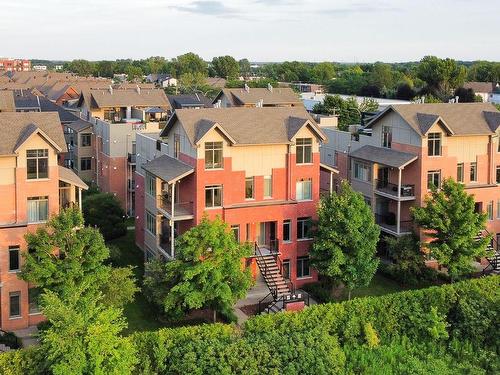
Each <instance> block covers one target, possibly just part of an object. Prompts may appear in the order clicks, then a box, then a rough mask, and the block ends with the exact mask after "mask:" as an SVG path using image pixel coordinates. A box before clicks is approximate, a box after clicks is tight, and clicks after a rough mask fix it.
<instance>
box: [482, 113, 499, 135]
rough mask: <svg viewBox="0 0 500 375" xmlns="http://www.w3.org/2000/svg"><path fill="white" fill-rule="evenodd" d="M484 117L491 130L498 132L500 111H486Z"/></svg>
mask: <svg viewBox="0 0 500 375" xmlns="http://www.w3.org/2000/svg"><path fill="white" fill-rule="evenodd" d="M484 118H485V119H486V122H487V123H488V125H489V127H490V129H491V131H493V132H496V131H497V129H498V128H499V127H500V112H484Z"/></svg>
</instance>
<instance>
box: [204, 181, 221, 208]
mask: <svg viewBox="0 0 500 375" xmlns="http://www.w3.org/2000/svg"><path fill="white" fill-rule="evenodd" d="M205 207H206V208H213V207H222V186H221V185H209V186H205Z"/></svg>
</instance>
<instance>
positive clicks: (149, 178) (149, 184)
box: [146, 173, 156, 197]
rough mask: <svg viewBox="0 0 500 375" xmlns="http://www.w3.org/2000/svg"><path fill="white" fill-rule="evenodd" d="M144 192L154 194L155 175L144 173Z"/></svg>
mask: <svg viewBox="0 0 500 375" xmlns="http://www.w3.org/2000/svg"><path fill="white" fill-rule="evenodd" d="M146 193H148V194H149V195H151V196H153V197H154V196H156V177H155V176H153V175H152V174H149V173H146Z"/></svg>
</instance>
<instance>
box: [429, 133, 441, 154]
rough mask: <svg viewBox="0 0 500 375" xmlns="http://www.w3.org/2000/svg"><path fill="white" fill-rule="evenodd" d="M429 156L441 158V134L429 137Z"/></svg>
mask: <svg viewBox="0 0 500 375" xmlns="http://www.w3.org/2000/svg"><path fill="white" fill-rule="evenodd" d="M427 155H428V156H441V133H429V135H428V136H427Z"/></svg>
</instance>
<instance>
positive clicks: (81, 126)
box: [67, 119, 92, 133]
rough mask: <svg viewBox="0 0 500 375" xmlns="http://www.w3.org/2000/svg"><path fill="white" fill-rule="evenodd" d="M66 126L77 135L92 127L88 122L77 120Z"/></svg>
mask: <svg viewBox="0 0 500 375" xmlns="http://www.w3.org/2000/svg"><path fill="white" fill-rule="evenodd" d="M67 126H68V127H70V128H71V129H73V130H74V131H75V132H77V133H78V132H81V131H82V130H85V129H87V128H90V127H92V124H91V123H90V122H88V121H85V120H82V119H78V120H76V121H73V122H70V123H69V124H67Z"/></svg>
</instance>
